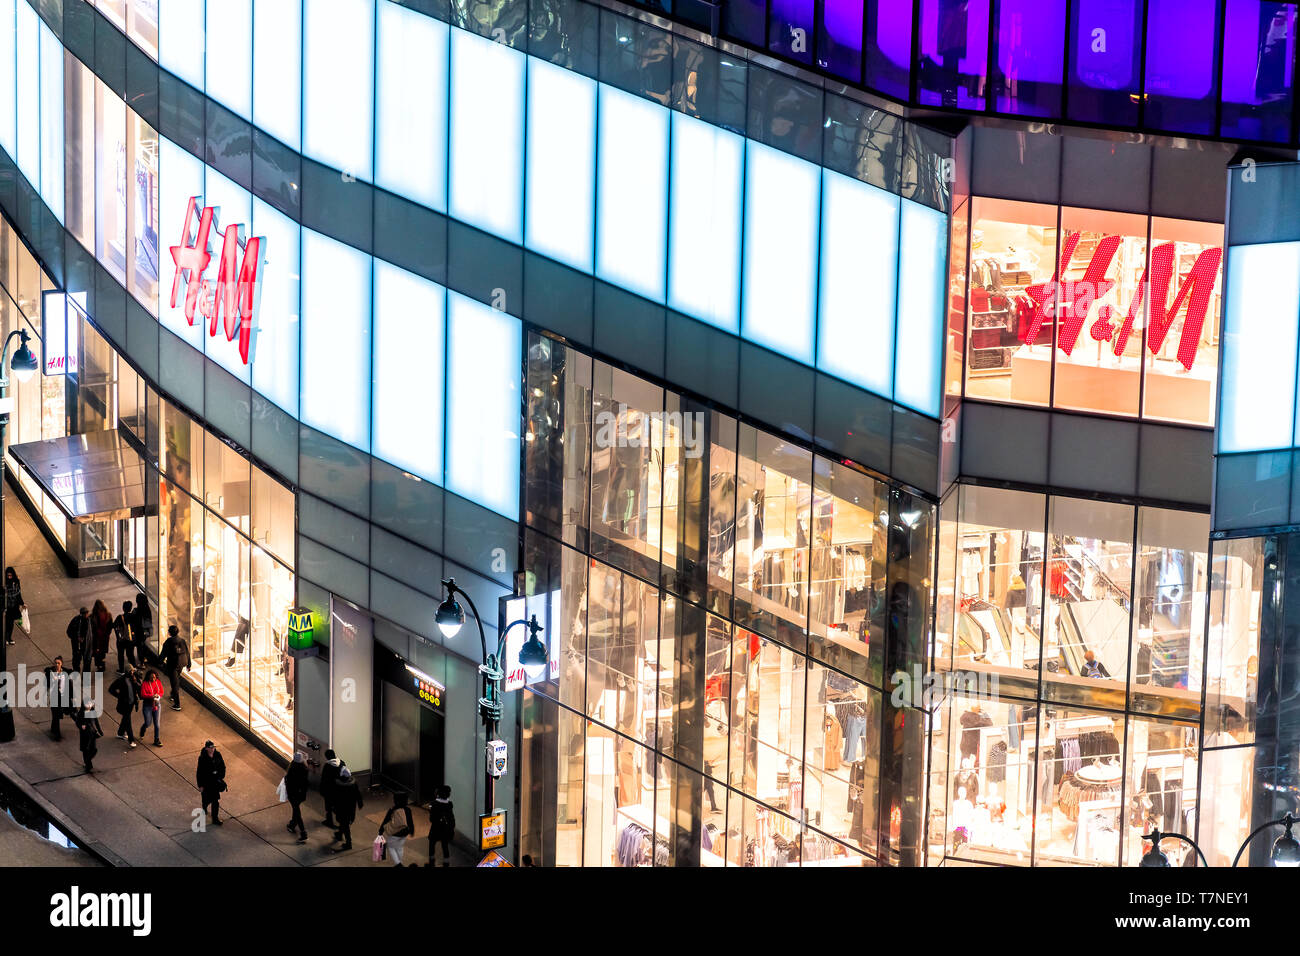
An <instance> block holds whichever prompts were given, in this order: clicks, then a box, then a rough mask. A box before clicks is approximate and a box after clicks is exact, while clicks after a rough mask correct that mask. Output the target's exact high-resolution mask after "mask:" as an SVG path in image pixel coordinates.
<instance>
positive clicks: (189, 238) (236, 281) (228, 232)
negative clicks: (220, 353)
mask: <svg viewBox="0 0 1300 956" xmlns="http://www.w3.org/2000/svg"><path fill="white" fill-rule="evenodd" d="M198 199H199V197H198V196H191V197H190V201H189V205H188V206H187V207H186V209H185V226H184V230H183V232H182V234H181V244H180V245H179V246H172V247H171V254H172V261H173V262H174V263H175V264H176V275H175V277H174V278H173V279H172V294H171V307H172V308H173V309H174V308H176V297H177V295H178V294H179V293H180V287H181V281H182V277H183V278H184V282H185V320H186V321H187V322H189V324H190V325H193V324H194V315H195V313H196V312H197V313H198V314H199V315H201V316H202V317H203V318H205V319H207V320H208V335H211V336H215V335H216V334H217V330H218V328H221V329H223V330H224V331H225V334H226V340H227V341H229V342H233V341H235V336H236V335H238V336H239V357H240V358H241V359H243V362H244V364H245V365H247V364H248V362H249V353H250V351H251V347H252V339H253V323H254V319H255V317H256V315H257V303H258V293H259V292H260V291H261V289H260V286H259V283H258V278H259V274H260V270H261V264H262V239H261V238H260V237H257V238H250V239H248V240H247V241H245V239H244V238H243V234H242V233H243V227H242V226H239V225H235V224H233V223H232V224H231V225H229V226H226V228H225V230H224V231H223V232H222V238H221V256H220V257H219V258H218V260H217V279H216V282H215V283H214V282H211V281H209V280H207V279H205V278H203V273H204V272H205V271H207V268H208V264H209V263H210V262H211V261H212V253H211V252H210V251H209V248H208V237H209V236H210V235H211V232H212V225H213V222H214V221H215V219H216V214H217V211H216V209H214V208H213V207H212V206H204V207H203V208H202V209H201V210H200V209H199V206H198ZM195 212H198V214H199V216H198V218H199V221H198V227H197V229H196V228H195V224H194V214H195ZM218 228H220V226H218Z"/></svg>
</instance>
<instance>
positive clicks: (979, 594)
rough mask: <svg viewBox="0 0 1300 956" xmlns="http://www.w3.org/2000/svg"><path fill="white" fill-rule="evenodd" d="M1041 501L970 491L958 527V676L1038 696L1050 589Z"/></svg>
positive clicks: (955, 633)
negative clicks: (991, 680)
mask: <svg viewBox="0 0 1300 956" xmlns="http://www.w3.org/2000/svg"><path fill="white" fill-rule="evenodd" d="M1046 506H1047V505H1046V499H1045V498H1044V496H1042V495H1035V494H1030V493H1028V492H1021V491H1011V490H1006V489H1001V488H984V487H979V486H974V485H966V486H962V488H961V505H960V521H959V524H958V527H957V542H956V543H957V553H956V569H955V570H956V587H955V600H956V607H955V609H954V623H953V629H952V641H953V655H952V657H953V664H952V666H953V668H954V670H965V671H972V672H975V673H988V674H990V675H992V674H996V675H998V677H999V679H1000V680H1001V681H1002V686H1003V687H1004V688H1005V689H1007V690H1010V691H1011V692H1012V693H1016V692H1017V691H1016V688H1019V692H1021V693H1028V694H1030V695H1035V694H1037V691H1038V667H1039V657H1040V653H1041V652H1040V643H1041V634H1042V628H1043V604H1044V595H1045V593H1046V588H1047V583H1046V578H1045V574H1046V572H1045V560H1044V549H1045V546H1046V535H1045V533H1044V526H1043V522H1044V519H1045V516H1046Z"/></svg>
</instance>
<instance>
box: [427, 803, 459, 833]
mask: <svg viewBox="0 0 1300 956" xmlns="http://www.w3.org/2000/svg"><path fill="white" fill-rule="evenodd" d="M429 819H430V822H431V823H432V824H433V828H434V830H435V831H437V832H443V833H452V832H454V831H455V829H456V815H455V814H454V813H453V812H452V809H451V801H450V800H449V801H447V802H446V803H438V802H437V801H436V800H435V801H434V803H433V807H432V808H431V809H430V811H429Z"/></svg>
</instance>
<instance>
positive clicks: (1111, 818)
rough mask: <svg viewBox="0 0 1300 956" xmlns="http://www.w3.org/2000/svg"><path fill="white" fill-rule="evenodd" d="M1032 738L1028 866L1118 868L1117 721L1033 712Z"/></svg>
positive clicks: (1120, 726) (1045, 709)
mask: <svg viewBox="0 0 1300 956" xmlns="http://www.w3.org/2000/svg"><path fill="white" fill-rule="evenodd" d="M1037 718H1038V723H1037V727H1036V729H1035V732H1034V736H1033V738H1032V739H1033V744H1034V747H1033V749H1034V761H1035V773H1034V776H1033V782H1032V783H1028V782H1027V785H1028V789H1029V790H1030V791H1032V792H1033V795H1034V797H1035V801H1036V802H1035V805H1034V807H1035V809H1034V815H1035V827H1034V862H1035V864H1036V865H1038V866H1060V865H1068V864H1088V865H1094V866H1096V865H1101V866H1117V865H1118V864H1119V858H1120V841H1121V839H1122V836H1121V834H1122V833H1123V828H1124V813H1123V809H1124V808H1123V806H1122V800H1123V777H1124V773H1123V770H1122V768H1121V764H1120V760H1121V755H1122V754H1123V753H1124V750H1123V747H1124V720H1123V718H1122V717H1117V716H1115V715H1112V714H1103V713H1099V712H1092V711H1085V710H1073V709H1071V710H1066V709H1061V708H1053V707H1051V706H1050V705H1040V706H1039V708H1038V714H1037Z"/></svg>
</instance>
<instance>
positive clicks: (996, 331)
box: [966, 197, 1058, 405]
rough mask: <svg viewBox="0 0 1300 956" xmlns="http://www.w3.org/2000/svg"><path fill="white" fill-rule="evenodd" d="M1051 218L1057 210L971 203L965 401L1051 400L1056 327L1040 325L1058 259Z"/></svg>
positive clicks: (1048, 306)
mask: <svg viewBox="0 0 1300 956" xmlns="http://www.w3.org/2000/svg"><path fill="white" fill-rule="evenodd" d="M1057 213H1058V210H1057V207H1056V206H1046V205H1041V204H1038V203H1025V202H1014V201H1012V200H1006V199H987V198H984V197H974V198H972V199H971V222H972V224H971V235H970V272H969V286H968V292H967V301H966V304H967V308H968V309H969V314H968V318H967V324H966V330H967V331H966V336H967V339H966V394H967V395H968V396H969V397H971V398H982V399H990V400H996V401H1014V402H1018V403H1021V404H1030V405H1046V404H1048V403H1049V402H1050V401H1051V388H1050V386H1051V363H1052V343H1053V341H1055V330H1056V324H1055V322H1049V321H1047V317H1046V312H1048V311H1049V310H1050V309H1054V307H1055V301H1056V300H1055V296H1054V295H1052V294H1051V293H1052V290H1051V289H1050V287H1049V286H1050V283H1051V279H1052V273H1053V269H1054V267H1055V264H1056V259H1057ZM1030 290H1033V292H1031V291H1030ZM1040 311H1041V313H1042V314H1040ZM1016 358H1020V359H1021V362H1020V367H1019V374H1017V368H1016V366H1015V365H1013V360H1014V359H1016ZM1043 369H1046V371H1047V374H1046V376H1044V375H1043V371H1042V370H1043ZM1031 370H1034V371H1033V372H1031Z"/></svg>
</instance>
